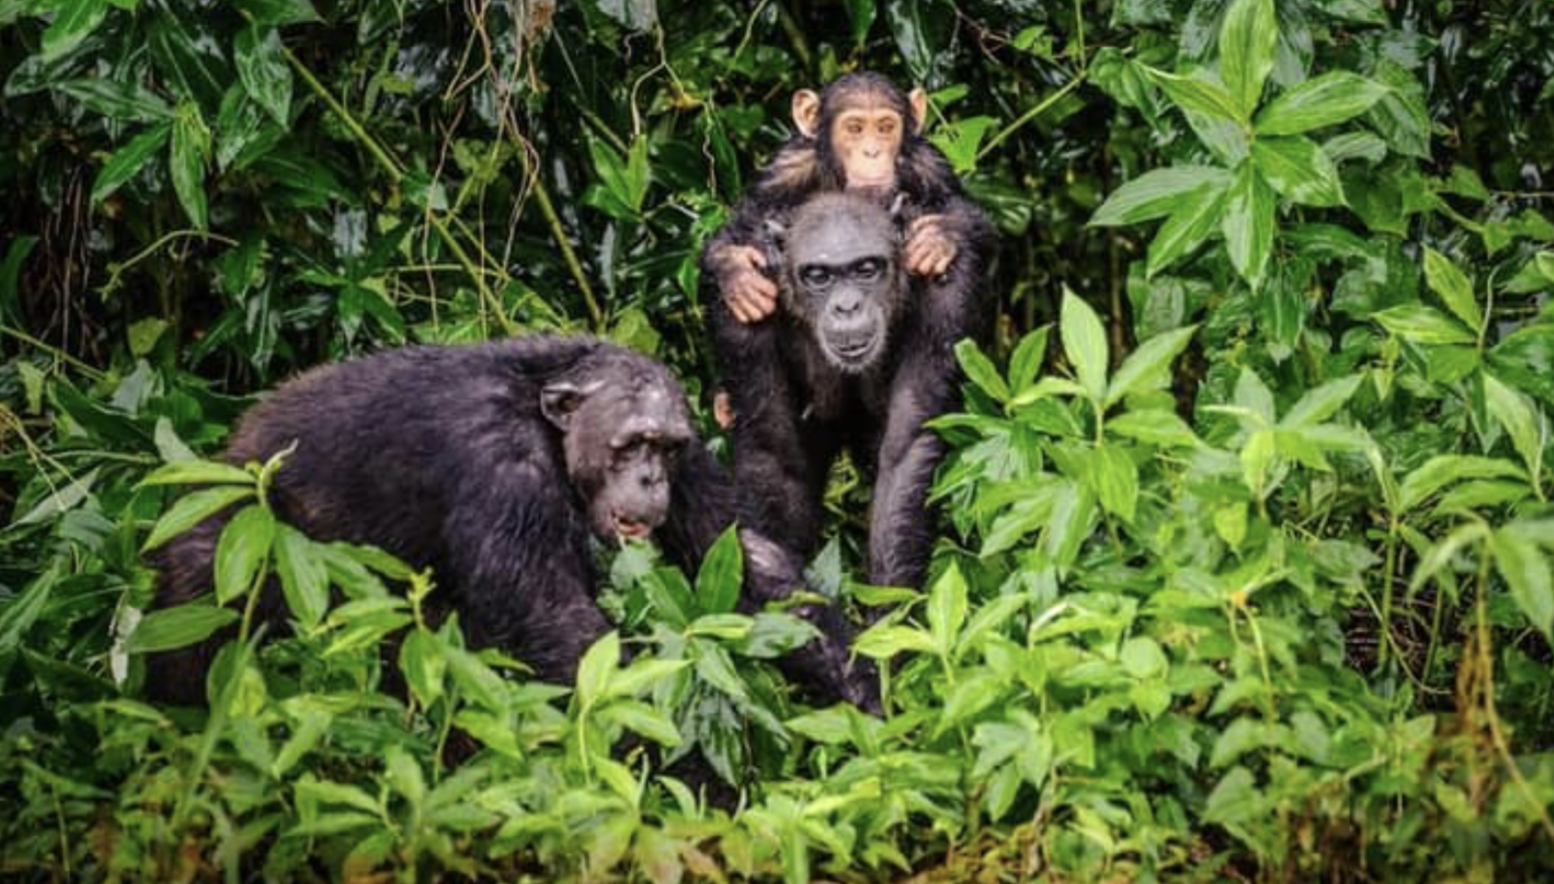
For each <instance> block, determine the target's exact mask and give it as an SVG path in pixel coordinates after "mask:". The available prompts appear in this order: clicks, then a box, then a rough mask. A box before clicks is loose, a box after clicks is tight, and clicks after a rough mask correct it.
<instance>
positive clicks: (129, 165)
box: [92, 123, 172, 203]
mask: <svg viewBox="0 0 1554 884" xmlns="http://www.w3.org/2000/svg"><path fill="white" fill-rule="evenodd" d="M171 133H172V127H171V126H169V125H167V124H166V123H163V124H161V125H157V126H152V127H151V128H150V129H147V130H146V131H144V132H142V133H140V134H139V135H136V136H135V137H134V138H131V139H130V141H129V143H128V144H126V145H124V146H123V147H121V148H119V149H118V150H116V151H114V152H113V156H111V157H109V158H108V162H106V163H104V164H103V167H102V169H101V170H100V171H98V173H97V180H96V181H94V182H93V183H92V202H94V203H100V202H102V201H103V200H104V199H106V198H107V197H108V196H110V195H111V194H112V193H113V192H114V191H116V190H118V189H119V186H120V185H122V184H123V183H124V182H126V181H128V180H130V179H131V178H133V177H135V174H136V173H137V172H139V171H140V170H141V169H143V168H145V165H146V163H147V162H148V161H150V159H151V158H152V157H153V156H155V155H156V152H157V151H159V150H161V149H162V145H164V144H166V143H167V138H168V136H169V135H170V134H171Z"/></svg>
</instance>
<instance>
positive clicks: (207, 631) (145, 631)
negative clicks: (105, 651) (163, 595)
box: [124, 605, 240, 654]
mask: <svg viewBox="0 0 1554 884" xmlns="http://www.w3.org/2000/svg"><path fill="white" fill-rule="evenodd" d="M239 616H240V615H239V614H238V612H236V611H234V610H232V609H231V608H217V607H212V606H210V605H179V606H178V607H176V608H163V609H161V610H158V611H152V612H151V613H149V614H147V615H146V616H144V617H142V618H140V623H138V624H136V626H135V631H134V632H133V633H132V634H131V635H130V637H129V641H127V642H125V643H124V649H125V650H126V651H128V652H129V653H131V654H149V653H153V652H156V651H171V650H174V649H175V648H184V647H188V646H189V645H192V644H194V643H196V642H201V641H204V640H205V639H207V638H209V637H210V636H211V635H212V634H213V633H215V631H216V630H218V629H220V628H221V627H223V626H226V625H227V624H229V623H232V622H233V621H235V620H237V619H238V617H239Z"/></svg>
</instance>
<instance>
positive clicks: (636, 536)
mask: <svg viewBox="0 0 1554 884" xmlns="http://www.w3.org/2000/svg"><path fill="white" fill-rule="evenodd" d="M610 525H611V527H613V528H614V529H615V534H616V536H617V537H621V538H624V539H626V540H646V539H647V538H649V537H651V536H652V534H653V526H652V524H650V523H648V522H643V521H639V520H637V519H633V518H631V517H629V516H623V515H621V514H620V513H611V514H610Z"/></svg>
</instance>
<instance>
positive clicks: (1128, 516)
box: [1090, 445, 1139, 522]
mask: <svg viewBox="0 0 1554 884" xmlns="http://www.w3.org/2000/svg"><path fill="white" fill-rule="evenodd" d="M1090 475H1091V477H1092V480H1093V483H1094V486H1095V495H1096V498H1097V499H1098V500H1099V501H1100V503H1101V508H1102V509H1105V510H1106V511H1107V512H1109V513H1111V514H1112V515H1114V516H1117V517H1118V518H1120V519H1122V520H1123V521H1124V522H1132V521H1133V513H1134V510H1135V509H1136V508H1137V506H1138V497H1139V470H1138V466H1137V465H1136V464H1134V463H1133V459H1132V458H1131V457H1128V453H1127V452H1125V451H1123V450H1122V449H1121V448H1118V447H1117V446H1115V445H1102V446H1100V447H1099V448H1096V449H1095V450H1094V451H1092V452H1091V456H1090Z"/></svg>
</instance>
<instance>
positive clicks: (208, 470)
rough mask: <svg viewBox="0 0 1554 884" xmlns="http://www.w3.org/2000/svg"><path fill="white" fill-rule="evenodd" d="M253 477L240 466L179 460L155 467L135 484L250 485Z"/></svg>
mask: <svg viewBox="0 0 1554 884" xmlns="http://www.w3.org/2000/svg"><path fill="white" fill-rule="evenodd" d="M252 484H254V477H253V476H252V475H251V474H249V473H248V471H247V470H244V469H242V468H241V467H234V466H232V465H231V464H224V463H218V462H216V461H212V460H180V461H176V462H174V463H170V464H167V465H165V466H161V467H157V469H156V470H155V471H153V472H152V473H151V474H150V475H148V476H146V477H145V478H144V479H141V480H140V484H139V485H137V486H135V487H137V488H142V487H145V486H147V485H252Z"/></svg>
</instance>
